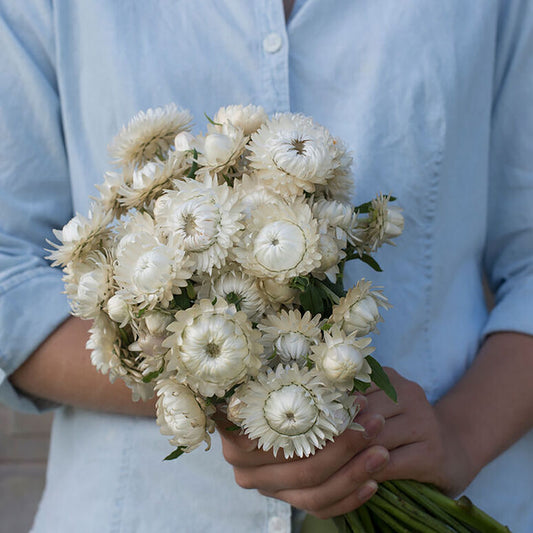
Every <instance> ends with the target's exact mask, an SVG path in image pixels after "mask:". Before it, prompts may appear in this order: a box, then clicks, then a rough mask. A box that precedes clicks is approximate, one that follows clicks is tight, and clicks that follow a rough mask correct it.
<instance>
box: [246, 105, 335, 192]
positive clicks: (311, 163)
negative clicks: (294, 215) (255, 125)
mask: <svg viewBox="0 0 533 533" xmlns="http://www.w3.org/2000/svg"><path fill="white" fill-rule="evenodd" d="M249 150H250V152H251V154H250V156H249V157H248V159H249V161H250V166H251V167H252V168H253V169H254V170H255V173H256V175H257V176H258V177H259V178H261V179H262V180H264V181H265V183H267V184H268V186H269V187H271V188H273V189H274V190H276V191H278V192H280V193H282V194H289V195H294V196H296V195H299V194H301V193H302V192H303V191H305V192H309V193H312V192H314V191H315V189H316V186H317V185H325V184H326V182H327V180H328V179H330V178H331V177H333V161H334V159H335V156H336V150H335V145H334V139H333V137H332V136H331V135H330V134H329V132H328V131H327V130H326V129H325V128H324V127H322V126H320V125H319V124H316V123H315V122H313V120H312V119H311V118H309V117H306V116H304V115H301V114H293V113H280V114H276V115H275V116H274V117H273V118H272V119H271V120H270V121H268V122H266V123H265V124H263V126H261V128H259V130H258V131H257V132H256V133H254V134H253V135H252V139H251V142H250V143H249Z"/></svg>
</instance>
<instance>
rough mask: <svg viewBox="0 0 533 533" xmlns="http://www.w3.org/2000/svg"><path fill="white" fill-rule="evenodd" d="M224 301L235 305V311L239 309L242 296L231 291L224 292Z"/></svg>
mask: <svg viewBox="0 0 533 533" xmlns="http://www.w3.org/2000/svg"><path fill="white" fill-rule="evenodd" d="M226 302H228V303H229V304H233V305H235V309H237V311H240V310H241V302H242V297H241V296H239V295H238V294H235V293H234V292H233V291H231V292H229V293H228V294H226Z"/></svg>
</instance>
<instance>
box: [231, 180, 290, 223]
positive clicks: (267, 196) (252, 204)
mask: <svg viewBox="0 0 533 533" xmlns="http://www.w3.org/2000/svg"><path fill="white" fill-rule="evenodd" d="M233 190H234V192H235V194H237V196H238V201H237V208H238V210H239V211H241V212H242V213H243V215H244V220H245V221H249V220H251V219H253V218H254V217H255V212H256V211H257V209H258V208H259V207H261V206H264V205H271V204H277V205H280V206H286V205H287V203H288V202H287V201H286V200H285V199H284V198H283V197H282V196H280V195H279V194H277V193H275V192H274V191H273V190H271V189H269V188H267V187H265V184H264V183H263V182H262V181H261V180H259V179H257V178H255V177H254V176H249V175H248V174H244V175H243V176H242V178H241V179H240V180H235V182H234V185H233Z"/></svg>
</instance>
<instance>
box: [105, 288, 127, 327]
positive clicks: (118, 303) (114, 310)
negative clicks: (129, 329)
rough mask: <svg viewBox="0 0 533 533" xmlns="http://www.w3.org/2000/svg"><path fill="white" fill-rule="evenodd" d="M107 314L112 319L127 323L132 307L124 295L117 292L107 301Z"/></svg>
mask: <svg viewBox="0 0 533 533" xmlns="http://www.w3.org/2000/svg"><path fill="white" fill-rule="evenodd" d="M107 314H108V315H109V318H111V320H113V321H115V322H118V323H119V324H125V323H127V322H128V320H129V318H130V309H129V306H128V304H127V303H126V302H125V301H124V300H123V299H122V296H120V295H118V294H115V295H114V296H111V298H109V300H108V302H107Z"/></svg>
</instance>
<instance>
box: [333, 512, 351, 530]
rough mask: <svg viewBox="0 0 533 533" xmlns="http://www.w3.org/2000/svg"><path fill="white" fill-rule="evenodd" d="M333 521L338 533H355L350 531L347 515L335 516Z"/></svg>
mask: <svg viewBox="0 0 533 533" xmlns="http://www.w3.org/2000/svg"><path fill="white" fill-rule="evenodd" d="M332 520H333V523H334V524H335V527H336V528H337V531H338V533H353V532H351V531H350V526H348V522H347V521H346V515H342V516H334V517H333V518H332Z"/></svg>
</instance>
